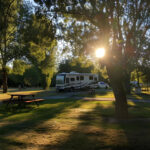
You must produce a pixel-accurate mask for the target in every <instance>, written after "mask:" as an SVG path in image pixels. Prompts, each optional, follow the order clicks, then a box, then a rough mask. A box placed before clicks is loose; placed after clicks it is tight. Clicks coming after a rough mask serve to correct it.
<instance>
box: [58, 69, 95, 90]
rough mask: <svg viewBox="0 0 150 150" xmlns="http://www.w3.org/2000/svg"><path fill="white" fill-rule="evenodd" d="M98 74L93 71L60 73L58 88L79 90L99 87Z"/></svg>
mask: <svg viewBox="0 0 150 150" xmlns="http://www.w3.org/2000/svg"><path fill="white" fill-rule="evenodd" d="M97 82H98V75H97V74H92V73H77V72H70V73H60V74H58V75H57V76H56V90H57V91H62V90H77V89H86V88H97V87H98V84H97Z"/></svg>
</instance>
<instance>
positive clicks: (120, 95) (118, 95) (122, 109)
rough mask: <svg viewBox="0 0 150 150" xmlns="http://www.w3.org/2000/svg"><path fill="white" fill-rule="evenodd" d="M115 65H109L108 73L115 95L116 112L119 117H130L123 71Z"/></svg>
mask: <svg viewBox="0 0 150 150" xmlns="http://www.w3.org/2000/svg"><path fill="white" fill-rule="evenodd" d="M116 68H117V67H116V66H115V67H114V66H107V73H108V76H109V79H110V83H111V86H112V88H113V92H114V95H115V101H116V103H115V113H116V117H117V118H118V119H126V118H128V105H127V98H126V92H125V90H124V86H123V77H124V76H123V71H122V69H121V68H120V69H116Z"/></svg>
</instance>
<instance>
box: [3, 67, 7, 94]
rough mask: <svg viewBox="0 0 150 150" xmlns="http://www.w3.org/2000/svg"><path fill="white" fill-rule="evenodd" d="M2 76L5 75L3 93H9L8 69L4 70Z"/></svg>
mask: <svg viewBox="0 0 150 150" xmlns="http://www.w3.org/2000/svg"><path fill="white" fill-rule="evenodd" d="M2 74H3V81H2V82H3V93H7V88H8V87H7V70H6V67H3V68H2Z"/></svg>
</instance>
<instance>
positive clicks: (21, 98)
mask: <svg viewBox="0 0 150 150" xmlns="http://www.w3.org/2000/svg"><path fill="white" fill-rule="evenodd" d="M35 95H36V94H35V93H11V94H10V96H11V98H10V99H9V100H8V102H7V105H6V106H8V105H9V104H13V103H18V106H21V105H22V104H23V105H24V104H29V103H35V104H36V105H37V106H39V102H41V101H44V99H36V98H35ZM29 96H30V97H31V98H27V97H29ZM14 97H17V100H16V99H15V98H14Z"/></svg>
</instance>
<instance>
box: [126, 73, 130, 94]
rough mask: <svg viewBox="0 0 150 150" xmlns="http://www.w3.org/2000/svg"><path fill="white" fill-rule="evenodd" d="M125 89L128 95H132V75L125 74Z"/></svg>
mask: <svg viewBox="0 0 150 150" xmlns="http://www.w3.org/2000/svg"><path fill="white" fill-rule="evenodd" d="M124 88H125V92H126V94H131V86H130V73H125V74H124Z"/></svg>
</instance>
